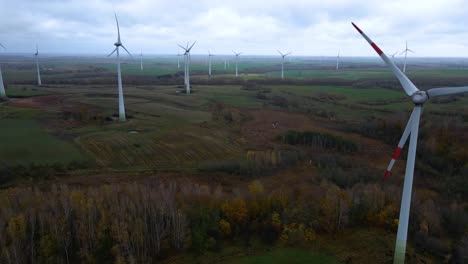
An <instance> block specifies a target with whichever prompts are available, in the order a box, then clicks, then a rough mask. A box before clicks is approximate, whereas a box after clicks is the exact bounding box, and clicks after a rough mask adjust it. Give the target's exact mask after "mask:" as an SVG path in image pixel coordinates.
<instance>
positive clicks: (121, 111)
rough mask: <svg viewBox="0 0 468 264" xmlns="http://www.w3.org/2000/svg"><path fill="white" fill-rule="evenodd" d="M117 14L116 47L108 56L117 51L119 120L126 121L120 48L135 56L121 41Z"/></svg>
mask: <svg viewBox="0 0 468 264" xmlns="http://www.w3.org/2000/svg"><path fill="white" fill-rule="evenodd" d="M114 16H115V23H116V24H117V42H115V43H114V45H115V49H114V50H113V51H112V52H111V53H110V54H109V55H107V57H110V56H111V55H112V54H114V52H117V84H118V88H119V120H120V121H122V122H123V121H125V120H126V117H125V104H124V98H123V90H122V73H121V71H120V51H119V48H120V47H122V48H123V49H124V50H125V51H126V52H127V53H128V55H130V57H131V58H133V56H132V54H130V52H128V50H127V49H126V48H125V46H124V45H123V44H122V42H121V41H120V28H119V20H118V19H117V14H115V13H114Z"/></svg>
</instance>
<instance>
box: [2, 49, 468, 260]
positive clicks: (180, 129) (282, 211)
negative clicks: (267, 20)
mask: <svg viewBox="0 0 468 264" xmlns="http://www.w3.org/2000/svg"><path fill="white" fill-rule="evenodd" d="M224 59H226V60H229V68H227V69H226V70H225V69H224ZM182 63H183V60H182V57H181V66H182ZM144 64H145V66H144V67H145V69H144V70H143V71H140V68H139V59H135V61H132V60H130V59H127V58H125V59H124V62H123V65H122V71H123V87H124V88H123V89H124V95H125V107H126V111H127V117H128V120H127V121H126V122H119V121H118V119H117V117H118V115H117V112H118V109H117V107H118V97H117V85H116V83H117V80H116V73H115V65H114V64H113V61H112V60H110V59H106V58H103V57H102V56H89V57H59V58H57V57H45V58H44V62H43V64H42V67H43V71H44V73H43V78H42V81H43V85H42V86H37V85H36V84H35V76H34V68H33V66H32V65H31V61H29V60H28V59H27V58H24V57H13V56H12V57H8V58H6V63H5V65H2V69H3V71H4V79H5V83H6V88H7V89H6V92H7V95H8V96H9V99H8V100H2V101H1V102H0V125H1V127H2V129H1V130H0V138H1V140H0V186H2V189H3V190H4V191H5V193H7V192H8V191H9V189H8V188H9V187H13V186H15V187H17V186H24V187H25V188H24V192H25V193H24V197H29V196H31V197H32V196H34V195H36V193H34V192H29V191H28V190H29V189H28V187H31V186H34V187H36V186H38V187H41V189H46V187H47V186H49V185H53V186H55V187H54V188H55V189H54V192H55V193H54V195H58V196H60V195H63V196H60V197H62V200H61V201H68V200H67V199H69V203H70V206H71V207H73V208H74V210H76V211H77V212H79V213H77V217H85V216H86V214H85V213H84V211H83V210H84V209H83V208H81V207H79V206H81V205H82V204H85V203H86V202H88V203H89V204H92V203H102V204H96V207H95V208H96V210H97V211H99V210H103V211H102V215H106V214H107V213H109V212H108V211H106V210H110V209H109V208H111V207H112V206H110V204H112V203H114V202H117V201H116V200H115V199H117V200H118V199H124V198H125V199H128V200H125V201H123V202H122V201H120V200H119V201H118V202H119V203H120V202H122V207H125V206H128V208H127V209H125V210H137V211H138V210H140V209H141V208H138V206H139V205H141V204H142V203H141V201H142V200H144V199H147V198H148V197H149V196H146V194H148V193H147V192H150V190H151V188H156V189H157V188H162V189H164V190H172V189H171V188H172V187H171V188H170V186H172V185H167V186H166V185H164V184H165V183H161V185H159V181H168V182H172V181H174V182H175V183H174V186H185V187H178V188H179V189H178V191H177V192H176V191H174V197H176V196H177V195H181V196H180V197H178V198H177V199H175V198H174V199H175V200H177V202H170V201H171V200H170V199H171V198H170V197H172V196H167V195H166V196H164V197H159V196H157V195H160V193H165V192H164V191H161V192H158V193H156V192H151V195H156V196H157V197H152V198H154V199H153V201H163V202H164V203H167V208H170V206H174V205H176V204H184V206H183V208H182V207H181V208H179V209H180V210H182V211H183V212H184V213H185V215H184V216H185V218H184V219H183V220H180V219H178V220H177V219H175V220H174V219H173V218H170V219H171V220H170V221H173V222H170V221H169V220H168V222H167V223H169V222H170V223H171V225H172V224H173V223H175V222H177V221H179V220H180V221H182V222H183V221H186V224H187V228H186V230H185V231H186V233H185V237H186V240H183V242H180V241H179V242H180V243H182V244H183V245H180V244H177V243H179V242H177V241H175V240H176V238H175V237H174V236H169V233H167V234H164V235H165V236H167V238H165V239H166V240H164V242H163V243H162V244H161V245H160V246H161V248H160V251H157V252H155V253H154V255H151V256H150V257H151V258H152V259H153V260H154V259H161V260H164V261H165V262H164V263H174V264H175V263H186V262H187V261H188V262H190V261H193V260H197V261H199V262H200V263H226V264H237V263H239V264H240V263H246V264H247V263H376V262H375V261H373V260H375V259H384V260H390V259H391V256H389V251H391V247H392V245H393V241H394V233H395V232H394V229H395V219H397V217H398V216H397V207H398V204H399V200H398V199H399V198H397V197H399V196H400V195H399V193H400V191H401V190H400V189H401V185H402V181H403V172H404V167H405V163H404V161H403V160H399V161H398V162H397V164H396V166H395V168H394V170H393V175H392V177H391V178H390V179H389V180H388V181H387V182H386V183H382V182H381V178H382V176H383V173H384V172H385V169H386V168H387V166H388V162H389V161H390V159H391V154H392V152H393V150H394V148H395V147H396V144H397V143H398V140H399V136H400V135H401V133H402V130H403V129H404V125H405V123H406V121H407V119H408V117H409V114H410V111H411V109H412V106H413V105H412V104H411V102H410V101H409V100H408V98H407V97H406V96H405V93H404V92H403V91H402V90H401V88H400V87H399V85H398V83H397V82H396V81H395V80H394V79H393V77H392V76H391V74H390V73H389V72H388V71H387V70H386V68H384V67H383V66H382V65H381V64H380V63H379V62H378V61H374V60H370V59H360V58H347V59H345V60H344V61H343V63H342V64H343V68H342V69H340V70H339V71H336V70H334V69H333V68H334V60H333V58H301V57H293V58H292V60H291V61H287V63H286V64H285V76H286V79H285V80H281V79H279V76H280V72H279V69H280V60H279V59H277V58H270V57H265V58H262V57H248V56H246V57H243V58H241V60H240V61H239V71H240V76H239V78H235V77H234V76H233V75H234V67H235V65H234V61H233V60H232V56H218V57H216V58H215V60H214V62H213V72H214V75H213V76H212V77H211V78H209V77H208V76H207V74H206V71H207V61H206V58H205V56H193V61H192V65H191V71H192V72H191V82H192V85H191V87H192V93H191V94H190V95H186V94H185V93H184V89H185V88H184V87H183V85H182V84H183V72H182V67H181V68H177V57H176V56H159V57H158V56H148V58H146V57H145V59H144ZM410 65H411V68H410V70H409V77H410V78H411V79H413V80H414V81H415V83H416V84H418V85H420V86H421V87H422V88H423V89H427V88H430V87H435V86H457V85H463V84H465V85H466V84H468V74H467V70H465V69H460V67H459V65H458V64H456V63H455V62H453V61H450V60H441V61H434V60H429V61H424V60H422V59H420V60H417V61H414V63H413V64H410ZM422 120H423V122H422V123H421V142H422V143H420V146H419V149H418V151H419V152H418V153H420V154H418V155H420V157H418V160H420V161H419V162H418V163H417V164H416V171H417V174H416V178H415V181H416V182H415V192H416V193H417V194H418V196H417V198H415V200H416V202H415V203H417V205H418V206H419V207H418V208H420V209H418V210H417V211H416V213H415V215H414V216H412V217H414V219H416V220H415V221H418V222H417V223H418V224H415V225H414V226H412V227H411V228H412V231H411V232H412V233H411V234H410V235H411V238H412V241H414V242H411V243H410V245H409V249H410V250H409V252H410V253H409V254H410V257H409V259H410V261H411V262H410V263H421V261H424V263H440V261H442V260H444V259H445V258H446V257H447V256H448V255H449V254H451V253H450V252H451V251H452V250H456V249H457V250H458V248H461V247H463V246H464V245H465V244H463V243H464V242H463V241H465V240H463V239H465V238H463V237H464V235H463V232H462V231H460V230H466V229H465V228H467V227H468V225H467V224H466V223H465V222H466V221H465V220H464V219H465V217H468V216H466V212H465V211H464V210H465V209H466V198H467V197H468V196H467V195H468V192H467V191H466V189H467V188H465V187H468V185H467V184H466V181H464V179H463V177H462V176H463V175H465V173H466V172H467V164H468V158H467V157H468V153H467V151H466V147H460V146H464V143H466V141H465V140H466V139H468V138H467V135H468V133H466V132H467V131H468V96H452V97H447V98H440V99H438V100H436V101H435V102H433V103H428V104H427V105H426V107H425V109H424V114H423V118H422ZM462 142H463V143H462ZM458 143H460V144H459V145H458ZM370 161H372V162H370ZM443 164H450V165H449V166H448V168H447V167H444V165H443ZM41 174H46V176H41ZM187 183H188V184H187ZM62 185H67V186H68V185H69V186H70V187H63V186H62ZM149 186H151V188H149ZM160 186H163V187H160ZM187 186H189V187H187ZM66 188H72V189H73V188H76V189H73V190H74V191H72V193H73V197H71V196H68V194H67V193H68V189H66ZM174 188H175V187H174ZM113 190H115V191H113ZM174 190H175V189H174ZM168 192H169V191H168ZM117 193H118V194H119V196H118V198H117V197H114V196H113V195H116V194H117ZM100 194H102V195H103V196H102V197H101V196H99V195H100ZM8 195H10V196H11V195H13V196H14V195H17V193H9V194H8ZM43 195H44V196H47V195H51V194H49V193H47V192H45V191H44V193H43ZM120 195H122V196H120ZM140 195H141V196H140ZM148 195H149V194H148ZM88 196H89V197H91V198H85V197H88ZM122 197H124V198H122ZM168 197H169V198H168ZM207 197H208V198H209V199H208V198H207ZM213 197H214V198H213ZM285 197H287V198H285ZM336 197H340V198H339V199H335V198H336ZM1 198H2V196H1V195H0V200H1ZM439 198H440V199H439ZM28 199H29V198H28ZM28 199H25V200H24V202H25V203H27V202H28V201H32V200H33V199H31V200H28ZM80 199H81V200H80ZM86 199H89V200H86ZM138 199H140V200H138ZM77 200H79V201H80V202H79V203H78V202H76V201H77ZM208 200H210V201H211V200H213V202H210V203H208V202H206V201H208ZM436 200H437V201H438V202H434V201H436ZM129 201H132V202H131V203H130V202H129ZM310 201H314V202H313V203H311V202H310ZM63 203H64V204H66V203H65V202H63ZM154 203H156V202H154ZM161 203H162V202H161ZM131 204H135V206H134V207H132V206H133V205H131ZM447 204H450V207H449V206H446V207H447V208H450V209H441V208H442V207H444V206H445V205H447ZM74 206H76V207H74ZM151 206H156V207H157V206H159V205H157V204H152V205H151ZM165 206H166V205H165ZM464 206H465V207H464ZM156 207H155V208H156ZM18 208H21V206H20V207H18ZM18 208H15V210H19V211H18V212H20V209H18ZM125 208H126V207H125ZM434 208H435V209H434ZM463 208H465V209H463ZM153 209H154V208H152V207H151V210H149V209H148V210H147V208H145V209H141V211H138V213H136V214H139V215H140V214H141V215H140V216H141V219H143V218H144V219H153V218H154V217H153V215H150V214H151V213H154V212H158V210H159V209H158V210H153ZM195 209H196V210H195ZM44 210H45V211H44V214H45V212H48V211H47V210H46V209H44ZM122 210H124V209H122ZM205 210H207V211H205ZM243 210H244V211H245V214H242V213H232V212H233V211H234V212H244V211H243ZM436 211H437V212H439V215H437V216H434V215H431V212H436ZM120 213H121V215H118V216H117V218H118V217H123V216H124V215H125V212H123V211H122V212H113V214H120ZM80 214H82V215H80ZM280 215H281V217H280ZM70 217H71V216H70ZM170 217H175V216H174V215H172V216H170ZM204 217H206V218H204ZM210 217H211V218H210ZM168 219H169V218H168ZM255 219H261V220H258V221H257V220H255ZM311 219H312V220H311ZM460 219H461V220H460ZM467 219H468V218H467ZM126 220H127V219H125V221H126ZM176 220H177V221H176ZM102 221H104V222H105V221H108V222H105V224H108V225H109V226H111V227H110V229H109V230H111V229H112V228H114V229H115V228H117V226H114V225H117V224H119V223H117V224H116V223H115V222H112V221H111V219H107V218H102ZM128 221H130V220H128ZM132 221H133V220H132ZM135 221H136V222H129V223H125V225H126V226H132V225H137V226H138V228H140V229H138V230H136V231H135V230H129V231H128V232H129V234H130V235H131V234H133V233H132V232H137V231H138V232H140V231H141V234H145V233H148V232H149V231H148V232H146V231H143V228H144V227H143V226H145V225H140V224H141V223H140V222H138V221H137V220H135ZM174 221H175V222H174ZM362 223H366V224H368V225H370V226H371V227H372V228H370V229H369V230H367V229H366V228H363V226H362ZM59 224H60V223H59ZM250 224H252V226H250ZM168 225H169V224H168ZM146 226H147V225H146ZM122 228H123V227H122ZM167 228H169V227H167ZM170 228H171V230H176V229H177V228H178V226H170ZM432 228H433V229H432ZM114 229H112V230H114ZM117 229H119V228H117ZM106 230H107V229H106ZM106 230H101V231H100V232H103V233H100V234H102V235H103V236H104V235H106V236H107V235H109V236H112V239H111V238H107V237H105V238H103V237H100V238H95V239H109V241H110V242H109V243H115V244H116V245H117V244H118V243H126V242H125V241H117V240H118V239H119V238H118V237H113V236H114V234H113V233H112V234H111V233H109V232H110V231H109V230H107V231H106ZM252 230H253V231H252ZM75 231H77V230H75ZM80 231H82V230H80ZM77 232H78V231H77ZM106 232H108V233H109V234H108V233H106ZM171 232H172V231H171ZM457 232H458V233H457ZM250 234H252V237H251V236H250ZM457 234H458V235H457ZM421 237H424V238H425V239H422V238H421ZM337 238H340V239H339V241H340V243H335V242H336V241H337ZM57 239H58V238H57ZM79 239H80V238H79V237H77V238H76V240H77V241H78V240H79ZM132 239H135V241H137V240H138V239H139V238H137V237H135V238H132ZM152 239H153V238H152ZM173 240H174V241H173ZM258 240H261V241H262V242H258ZM77 241H75V242H76V243H78V242H77ZM138 241H142V240H138ZM145 241H146V240H145ZM272 241H275V242H272ZM363 241H365V243H366V244H364V242H363ZM427 241H430V242H427ZM454 241H458V242H456V243H455V242H454ZM52 242H53V241H51V242H50V243H52ZM75 242H74V243H75ZM176 242H177V243H176ZM44 243H45V242H44ZM47 243H49V242H47ZM79 243H84V242H82V241H80V242H79ZM135 243H136V242H135ZM145 243H146V242H145ZM148 243H154V241H153V240H151V242H148ZM170 243H176V244H171V245H173V246H169V244H170ZM251 243H259V244H261V247H260V248H261V249H260V250H253V251H249V246H248V245H250V244H251ZM231 244H235V248H236V250H234V251H233V252H230V251H229V250H230V247H229V246H226V245H231ZM60 245H63V243H62V244H60ZM118 245H119V246H122V247H124V244H118ZM239 245H242V246H239ZM244 245H247V246H244ZM348 245H349V246H351V247H353V245H354V247H355V248H354V249H352V250H350V249H349V248H347V246H348ZM366 245H371V246H369V248H367V246H366ZM70 247H71V246H70ZM89 248H92V246H89ZM102 250H103V251H102V252H111V251H110V249H109V250H108V251H106V250H107V249H102ZM431 250H432V251H434V252H435V253H430V252H431ZM102 252H101V251H100V252H94V253H93V252H91V253H87V254H91V255H92V254H95V255H93V256H96V259H99V258H103V259H106V258H107V259H114V257H115V258H116V256H110V255H105V254H104V253H102ZM135 252H136V253H135V254H141V255H138V257H139V258H140V257H141V258H140V259H145V258H144V257H148V256H146V255H145V256H143V255H144V254H143V253H142V252H143V251H137V250H135ZM177 252H183V253H181V254H178V253H177ZM200 252H202V253H203V254H201V253H200ZM239 252H240V253H239ZM246 252H248V253H246ZM353 252H358V253H355V254H353ZM101 253H102V254H104V255H99V254H101ZM106 254H107V253H106ZM59 255H60V254H59ZM98 255H99V256H98ZM0 256H1V254H0ZM135 256H136V255H135ZM73 257H74V258H75V257H76V258H77V259H78V258H79V257H78V256H73ZM292 258H294V261H296V262H292V261H289V260H290V259H292ZM184 261H185V262H184ZM210 261H211V262H210ZM103 263H104V262H103ZM106 263H107V262H106Z"/></svg>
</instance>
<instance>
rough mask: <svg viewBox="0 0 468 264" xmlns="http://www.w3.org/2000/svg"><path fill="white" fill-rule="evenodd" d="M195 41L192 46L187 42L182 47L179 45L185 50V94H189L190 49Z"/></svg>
mask: <svg viewBox="0 0 468 264" xmlns="http://www.w3.org/2000/svg"><path fill="white" fill-rule="evenodd" d="M195 43H197V42H196V41H195V42H193V44H192V46H190V47H189V43H187V46H186V47H185V48H184V47H182V46H181V45H179V47H181V48H182V49H183V50H184V51H185V52H184V63H185V69H184V81H185V94H187V95H189V94H190V61H191V58H190V50H191V49H192V48H193V46H194V45H195Z"/></svg>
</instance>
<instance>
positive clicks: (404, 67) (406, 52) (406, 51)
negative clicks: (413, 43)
mask: <svg viewBox="0 0 468 264" xmlns="http://www.w3.org/2000/svg"><path fill="white" fill-rule="evenodd" d="M408 51H409V52H413V53H415V52H414V51H412V50H410V49H408V41H406V47H405V50H404V51H402V52H401V53H400V54H403V53H404V54H405V63H404V64H403V72H406V57H408Z"/></svg>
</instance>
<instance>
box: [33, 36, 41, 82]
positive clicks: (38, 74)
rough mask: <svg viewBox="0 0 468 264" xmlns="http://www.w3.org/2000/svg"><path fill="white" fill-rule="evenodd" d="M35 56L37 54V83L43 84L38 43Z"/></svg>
mask: <svg viewBox="0 0 468 264" xmlns="http://www.w3.org/2000/svg"><path fill="white" fill-rule="evenodd" d="M34 56H36V70H37V85H42V81H41V72H40V71H39V47H38V46H37V44H36V53H34Z"/></svg>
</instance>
